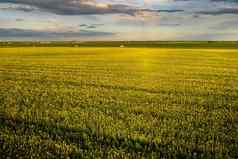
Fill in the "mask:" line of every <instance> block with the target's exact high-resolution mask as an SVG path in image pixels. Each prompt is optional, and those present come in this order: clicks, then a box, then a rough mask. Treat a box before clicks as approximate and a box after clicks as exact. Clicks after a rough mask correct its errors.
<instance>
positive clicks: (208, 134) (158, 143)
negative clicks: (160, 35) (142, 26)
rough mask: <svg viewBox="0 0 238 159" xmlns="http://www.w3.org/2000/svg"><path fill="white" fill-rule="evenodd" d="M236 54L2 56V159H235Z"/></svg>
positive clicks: (144, 51)
mask: <svg viewBox="0 0 238 159" xmlns="http://www.w3.org/2000/svg"><path fill="white" fill-rule="evenodd" d="M237 150H238V50H232V49H227V50H226V49H217V50H216V49H165V48H164V49H162V48H161V49H160V48H109V47H108V48H66V47H64V48H60V47H56V48H44V47H42V48H37V47H35V48H34V47H28V48H23V47H22V48H0V156H1V158H7V157H9V158H14V157H17V158H19V157H24V158H29V157H32V158H51V157H55V158H59V157H62V158H66V157H70V158H80V157H83V158H96V157H98V158H120V157H121V158H143V157H145V158H162V157H164V158H179V157H181V158H238V152H237Z"/></svg>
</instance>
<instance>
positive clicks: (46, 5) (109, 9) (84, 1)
mask: <svg viewBox="0 0 238 159" xmlns="http://www.w3.org/2000/svg"><path fill="white" fill-rule="evenodd" d="M0 3H13V4H22V5H28V6H32V7H37V8H39V9H42V10H45V11H48V12H52V13H55V14H60V15H83V14H115V13H123V14H130V15H134V14H135V13H136V12H138V11H151V12H168V13H171V12H181V11H183V10H151V9H139V8H134V7H132V6H128V5H123V4H100V3H97V2H95V1H94V0H1V1H0Z"/></svg>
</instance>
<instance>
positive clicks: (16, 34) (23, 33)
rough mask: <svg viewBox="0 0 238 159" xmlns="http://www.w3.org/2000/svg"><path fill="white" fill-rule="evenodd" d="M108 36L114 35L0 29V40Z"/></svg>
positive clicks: (90, 32) (86, 31)
mask: <svg viewBox="0 0 238 159" xmlns="http://www.w3.org/2000/svg"><path fill="white" fill-rule="evenodd" d="M110 35H114V33H111V32H99V31H89V30H80V31H79V32H51V31H36V30H27V29H15V28H11V29H4V28H0V38H21V37H22V38H74V37H76V38H80V37H97V36H110Z"/></svg>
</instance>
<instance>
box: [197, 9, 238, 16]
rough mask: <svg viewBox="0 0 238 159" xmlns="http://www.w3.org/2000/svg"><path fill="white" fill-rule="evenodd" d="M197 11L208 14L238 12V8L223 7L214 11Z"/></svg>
mask: <svg viewBox="0 0 238 159" xmlns="http://www.w3.org/2000/svg"><path fill="white" fill-rule="evenodd" d="M197 13H198V14H206V15H222V14H238V8H223V9H218V10H213V11H200V12H197Z"/></svg>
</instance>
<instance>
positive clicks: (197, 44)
mask: <svg viewBox="0 0 238 159" xmlns="http://www.w3.org/2000/svg"><path fill="white" fill-rule="evenodd" d="M0 47H159V48H187V47H188V48H238V41H90V42H79V41H41V42H36V41H34V42H13V41H11V42H9V41H6V42H0Z"/></svg>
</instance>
